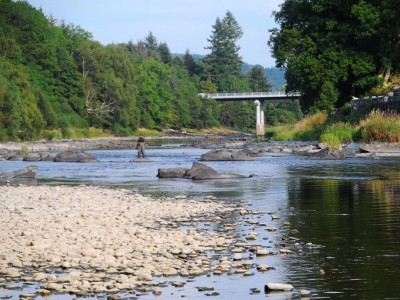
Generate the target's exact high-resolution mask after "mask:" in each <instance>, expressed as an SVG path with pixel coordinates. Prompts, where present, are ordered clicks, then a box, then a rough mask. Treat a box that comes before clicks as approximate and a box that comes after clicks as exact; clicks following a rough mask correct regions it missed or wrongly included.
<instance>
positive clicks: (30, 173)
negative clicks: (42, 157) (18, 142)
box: [0, 166, 37, 179]
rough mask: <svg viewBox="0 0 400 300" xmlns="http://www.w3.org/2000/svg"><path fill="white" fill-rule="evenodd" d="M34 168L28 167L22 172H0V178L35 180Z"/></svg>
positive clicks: (35, 168)
mask: <svg viewBox="0 0 400 300" xmlns="http://www.w3.org/2000/svg"><path fill="white" fill-rule="evenodd" d="M36 170H37V167H36V166H28V167H26V168H24V169H22V170H18V171H13V172H0V178H2V179H7V178H35V177H36Z"/></svg>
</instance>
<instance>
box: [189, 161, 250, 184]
mask: <svg viewBox="0 0 400 300" xmlns="http://www.w3.org/2000/svg"><path fill="white" fill-rule="evenodd" d="M185 177H186V178H190V179H193V180H205V179H233V178H247V177H246V176H243V175H239V174H234V173H218V172H217V171H215V170H214V169H213V168H211V167H209V166H206V165H204V164H201V163H198V162H194V163H193V166H192V168H191V169H190V170H189V171H187V172H186V175H185Z"/></svg>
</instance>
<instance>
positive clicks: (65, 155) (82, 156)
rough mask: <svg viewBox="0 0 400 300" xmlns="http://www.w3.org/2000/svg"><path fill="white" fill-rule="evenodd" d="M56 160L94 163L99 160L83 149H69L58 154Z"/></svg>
mask: <svg viewBox="0 0 400 300" xmlns="http://www.w3.org/2000/svg"><path fill="white" fill-rule="evenodd" d="M54 162H78V163H92V162H98V160H97V159H96V158H95V157H94V156H93V155H91V154H89V153H86V152H83V151H75V150H69V151H64V152H61V153H59V154H57V155H56V156H55V157H54Z"/></svg>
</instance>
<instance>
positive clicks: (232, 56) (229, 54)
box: [205, 11, 243, 91]
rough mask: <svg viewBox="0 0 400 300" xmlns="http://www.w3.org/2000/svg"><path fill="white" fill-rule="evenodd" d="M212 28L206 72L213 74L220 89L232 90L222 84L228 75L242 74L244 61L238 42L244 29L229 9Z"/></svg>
mask: <svg viewBox="0 0 400 300" xmlns="http://www.w3.org/2000/svg"><path fill="white" fill-rule="evenodd" d="M212 28H213V31H212V33H211V36H210V38H209V39H207V40H208V42H209V43H210V45H209V46H208V47H206V49H209V50H211V53H210V54H209V55H207V56H206V58H205V69H206V74H209V76H211V80H212V81H213V82H215V84H216V85H217V86H218V90H219V91H230V90H227V86H226V83H224V87H222V86H221V85H222V82H223V81H224V80H226V78H227V77H228V76H234V77H239V76H240V75H241V67H242V64H243V62H242V59H241V57H240V56H239V54H238V52H239V49H240V47H239V46H238V45H237V44H236V42H237V41H238V40H239V39H240V38H241V37H242V35H243V30H242V28H241V27H240V25H239V23H238V22H237V21H236V19H235V17H234V16H233V15H232V13H231V12H229V11H227V12H226V14H225V16H224V18H223V19H222V20H221V19H220V18H217V20H216V22H215V24H214V25H213V26H212Z"/></svg>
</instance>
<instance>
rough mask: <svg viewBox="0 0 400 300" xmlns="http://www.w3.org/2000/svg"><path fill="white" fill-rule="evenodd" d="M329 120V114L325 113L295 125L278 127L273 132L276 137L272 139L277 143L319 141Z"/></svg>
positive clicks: (308, 117) (317, 114) (307, 118)
mask: <svg viewBox="0 0 400 300" xmlns="http://www.w3.org/2000/svg"><path fill="white" fill-rule="evenodd" d="M327 119H328V114H327V113H325V112H318V113H316V114H313V115H309V116H307V117H305V118H304V119H302V120H300V121H299V122H297V123H296V124H294V125H283V126H279V127H276V128H275V129H274V130H273V134H274V136H273V138H272V139H273V140H275V141H288V140H301V141H311V140H317V139H318V138H319V136H320V134H321V131H322V128H323V126H324V124H325V123H326V121H327Z"/></svg>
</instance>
